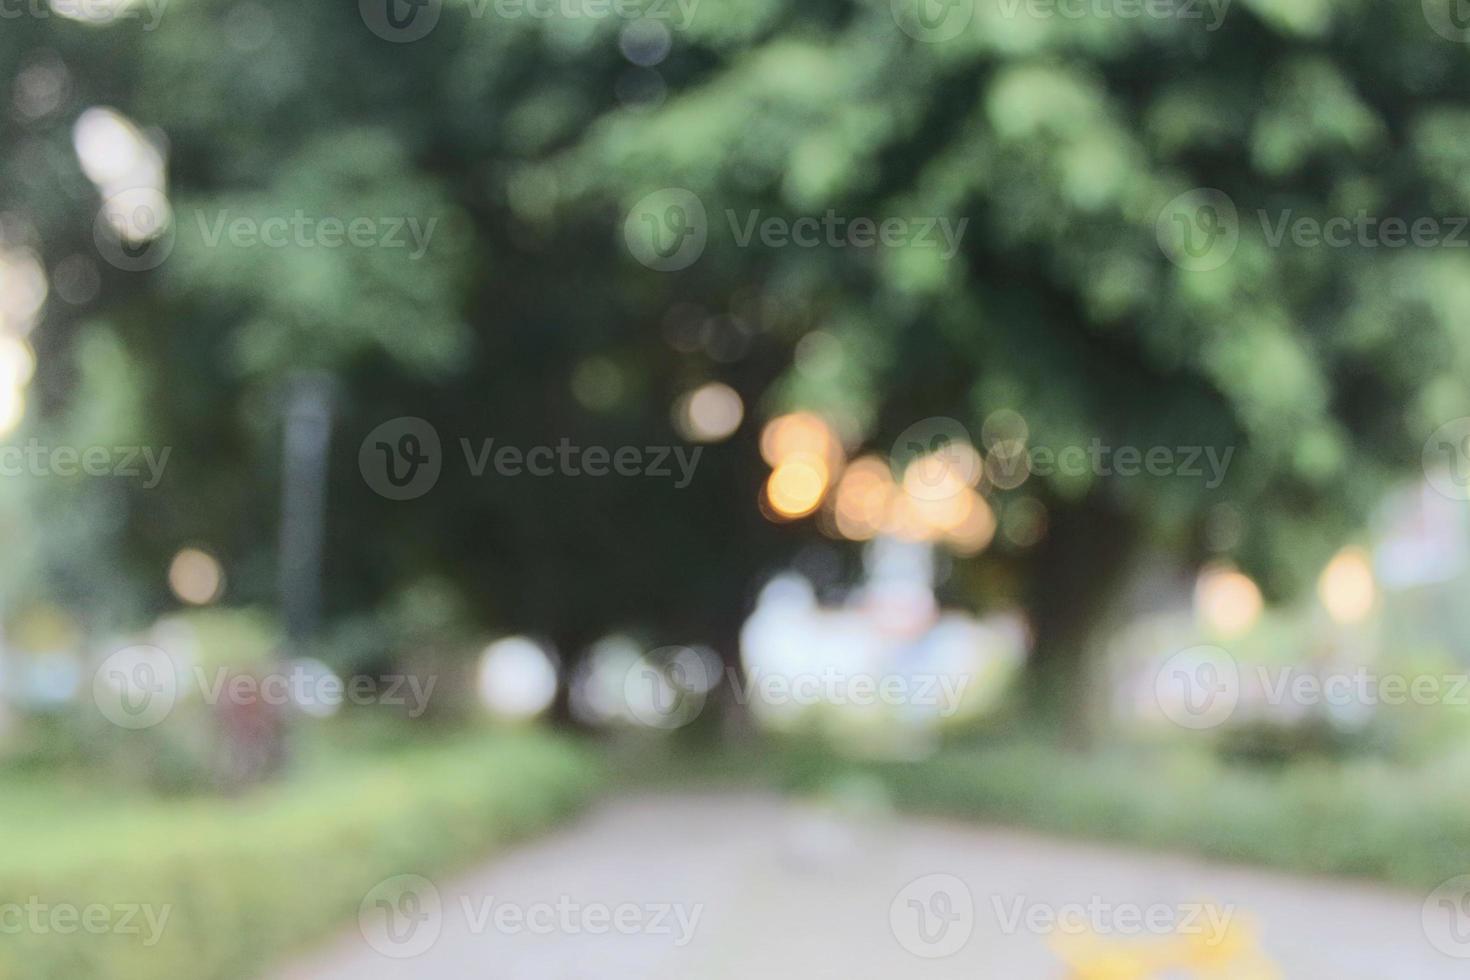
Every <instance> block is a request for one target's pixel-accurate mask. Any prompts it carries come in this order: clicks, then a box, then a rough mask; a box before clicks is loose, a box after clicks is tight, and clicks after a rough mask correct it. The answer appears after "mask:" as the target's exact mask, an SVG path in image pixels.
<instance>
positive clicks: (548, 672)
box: [477, 636, 557, 720]
mask: <svg viewBox="0 0 1470 980" xmlns="http://www.w3.org/2000/svg"><path fill="white" fill-rule="evenodd" d="M556 685H557V677H556V665H555V664H554V663H553V662H552V659H551V657H550V656H549V655H548V654H547V652H546V651H545V650H544V649H542V648H541V646H539V645H538V644H537V643H536V642H535V641H533V640H529V639H527V638H526V637H524V636H510V637H506V638H505V639H503V640H496V641H495V642H494V643H492V644H490V645H489V646H488V647H486V648H485V652H484V653H483V654H482V655H481V656H480V671H479V677H478V685H477V686H478V691H479V695H480V701H481V702H482V703H483V704H484V705H485V707H486V708H488V709H490V712H491V714H493V715H495V716H496V717H499V718H506V719H512V720H523V719H527V718H534V717H536V716H537V715H539V714H541V713H542V712H544V711H546V709H547V708H549V707H551V702H552V701H554V700H555V699H556Z"/></svg>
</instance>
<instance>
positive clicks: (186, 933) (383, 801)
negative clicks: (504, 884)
mask: <svg viewBox="0 0 1470 980" xmlns="http://www.w3.org/2000/svg"><path fill="white" fill-rule="evenodd" d="M338 761H339V763H340V762H341V760H340V759H339V760H338ZM595 782H596V780H595V778H594V769H593V767H592V764H591V762H590V760H589V759H588V758H587V757H585V756H584V755H583V754H582V752H581V751H580V750H579V749H577V748H575V747H573V746H571V745H569V744H568V743H567V742H565V741H562V740H559V739H555V738H552V737H549V736H541V735H515V736H510V735H496V736H475V737H461V738H460V739H458V740H456V741H454V742H452V743H450V744H449V745H441V746H434V747H425V746H416V747H413V748H409V749H406V750H403V751H400V752H396V753H394V754H392V755H390V756H388V757H387V758H377V759H374V758H372V757H368V756H358V757H357V758H355V759H352V760H351V761H350V762H349V763H348V764H347V765H346V766H341V765H340V764H339V766H338V767H337V768H336V769H335V770H332V771H328V770H325V769H324V768H322V767H321V766H314V767H312V768H311V769H309V770H308V772H307V773H305V774H303V775H302V776H301V777H300V778H297V779H295V780H293V781H291V782H288V783H285V784H281V785H277V786H272V787H270V788H267V789H263V790H260V791H257V792H256V793H254V794H253V795H251V796H249V797H245V798H242V799H238V800H235V801H223V800H190V801H174V802H171V803H163V802H158V801H150V802H146V803H142V804H138V803H136V802H135V803H133V804H131V805H129V804H122V805H119V806H117V807H116V808H115V812H107V811H103V810H101V808H99V812H96V813H95V815H92V816H82V817H78V815H75V814H73V815H71V816H70V817H69V818H68V819H64V820H61V821H60V823H59V824H58V825H57V826H55V827H54V828H50V829H48V828H47V827H46V826H44V824H43V823H42V821H40V820H38V818H37V814H36V813H35V812H34V809H35V808H31V809H30V810H29V811H27V812H26V813H24V814H23V816H18V815H17V814H15V813H11V814H9V817H10V819H9V820H6V819H5V818H4V816H0V831H4V830H8V831H9V834H8V835H7V836H8V837H9V841H8V844H9V846H7V847H6V848H5V852H4V853H3V854H0V906H5V905H9V904H10V903H15V904H18V905H22V906H24V905H26V904H27V903H32V904H37V903H38V904H42V905H45V906H49V907H53V908H54V907H57V906H63V905H64V906H75V907H78V908H82V907H85V906H88V905H91V904H94V903H98V904H101V905H104V906H108V907H109V908H111V907H114V906H118V905H120V904H127V905H144V906H151V907H153V908H154V909H155V910H161V909H162V908H164V907H165V906H167V907H168V908H169V909H170V913H169V917H168V919H167V920H166V923H165V925H164V928H163V929H162V931H161V935H160V936H159V938H158V941H157V942H156V943H155V944H153V945H145V938H146V934H147V931H148V930H147V926H146V924H145V922H144V920H143V919H142V918H141V917H140V918H139V919H138V920H137V922H138V923H139V924H142V925H143V929H144V934H143V935H119V934H115V933H109V934H101V935H91V934H87V933H86V932H84V931H82V930H78V931H77V932H75V933H73V934H67V935H63V934H59V933H57V932H54V931H50V930H49V929H42V930H35V929H29V928H23V929H21V930H20V931H19V932H18V933H12V929H11V928H8V927H7V923H6V922H5V921H4V920H3V919H0V928H4V929H5V931H6V932H7V933H12V934H9V935H7V936H6V938H5V942H4V943H3V945H0V980H93V978H95V980H154V978H158V977H190V978H197V980H225V978H237V977H249V976H253V975H257V974H258V973H259V972H261V970H263V969H264V968H265V967H267V966H268V965H269V964H270V963H271V961H273V960H276V959H278V958H280V957H281V956H282V955H283V954H285V953H287V952H289V951H291V950H293V949H297V948H299V947H301V946H302V945H303V944H305V943H308V942H310V941H312V940H314V939H317V938H319V937H321V936H323V935H325V934H328V933H330V932H332V931H333V930H335V929H338V928H341V927H342V926H343V925H344V923H350V922H351V921H352V920H353V918H354V916H355V915H356V913H357V909H358V905H359V903H360V902H361V901H362V899H363V897H364V896H365V895H366V894H367V892H368V891H369V890H370V889H371V888H372V887H373V886H374V885H375V884H377V883H378V882H379V881H381V880H382V879H384V878H386V877H390V876H392V875H397V874H404V873H417V874H424V875H433V874H436V873H442V872H445V871H449V870H452V869H454V868H456V867H457V866H458V865H459V864H461V863H462V862H464V861H465V860H466V859H470V858H473V857H475V856H477V855H480V854H483V853H485V852H486V851H488V850H490V849H493V848H494V847H497V846H499V845H502V844H504V843H505V842H507V841H510V840H513V839H515V838H517V837H521V836H523V835H526V834H529V833H532V832H534V831H536V830H539V829H541V828H543V827H545V826H546V825H548V824H549V823H551V822H552V821H554V820H557V819H558V818H560V817H563V816H565V815H566V814H568V813H569V812H571V811H572V810H574V809H575V808H576V807H577V806H578V805H579V804H581V803H583V802H584V801H585V800H586V799H587V798H588V797H589V795H590V793H591V792H592V790H593V788H594V785H595ZM21 809H25V808H21ZM7 822H10V823H17V822H18V823H20V824H21V826H12V827H9V828H7V827H5V823H7ZM114 921H115V920H114ZM13 922H14V919H13V917H12V919H11V923H10V924H11V925H13Z"/></svg>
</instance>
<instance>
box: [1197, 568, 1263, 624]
mask: <svg viewBox="0 0 1470 980" xmlns="http://www.w3.org/2000/svg"><path fill="white" fill-rule="evenodd" d="M1194 603H1195V608H1196V610H1198V612H1199V615H1200V617H1201V618H1203V619H1204V621H1205V622H1206V623H1207V624H1209V626H1210V627H1211V628H1212V629H1214V630H1215V631H1216V632H1217V633H1219V634H1221V635H1222V636H1227V637H1228V636H1239V635H1240V634H1242V633H1244V632H1246V631H1247V630H1249V629H1250V628H1251V627H1252V626H1254V625H1255V624H1256V620H1258V619H1260V618H1261V609H1262V607H1263V605H1264V602H1263V601H1262V599H1261V590H1260V589H1259V588H1257V587H1256V583H1255V582H1253V581H1251V579H1250V577H1249V576H1247V575H1245V574H1243V573H1241V572H1237V571H1235V570H1234V569H1232V568H1222V567H1213V568H1206V569H1205V570H1204V571H1202V572H1200V576H1199V581H1198V582H1197V583H1196V584H1195V588H1194Z"/></svg>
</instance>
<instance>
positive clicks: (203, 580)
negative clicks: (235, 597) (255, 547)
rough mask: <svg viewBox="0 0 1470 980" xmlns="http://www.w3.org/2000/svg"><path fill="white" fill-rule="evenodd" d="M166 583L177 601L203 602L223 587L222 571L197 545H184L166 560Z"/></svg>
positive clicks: (209, 601)
mask: <svg viewBox="0 0 1470 980" xmlns="http://www.w3.org/2000/svg"><path fill="white" fill-rule="evenodd" d="M168 587H169V588H170V589H172V590H173V593H174V595H175V596H177V597H178V598H179V601H181V602H187V603H188V604H189V605H191V606H207V605H209V604H210V603H211V602H214V601H215V600H216V599H218V598H219V597H220V593H222V592H223V591H224V587H225V572H224V569H223V568H221V567H220V563H219V562H218V561H216V560H215V559H214V556H213V555H210V554H208V553H207V552H204V551H200V550H199V549H198V548H185V549H184V550H182V551H180V552H179V553H178V554H176V555H174V560H173V562H172V563H170V564H169V567H168Z"/></svg>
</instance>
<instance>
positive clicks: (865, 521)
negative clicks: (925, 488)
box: [834, 456, 898, 541]
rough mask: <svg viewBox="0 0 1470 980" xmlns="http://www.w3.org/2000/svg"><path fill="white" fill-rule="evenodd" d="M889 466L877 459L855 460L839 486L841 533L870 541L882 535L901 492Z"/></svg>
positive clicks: (836, 513) (837, 509) (837, 512)
mask: <svg viewBox="0 0 1470 980" xmlns="http://www.w3.org/2000/svg"><path fill="white" fill-rule="evenodd" d="M897 492H898V490H897V487H896V486H895V485H894V482H893V474H892V473H891V472H890V471H889V469H888V464H887V463H885V462H883V460H881V459H879V458H878V457H876V456H864V457H863V458H861V459H858V460H854V461H853V463H852V465H851V466H849V467H848V468H847V469H846V470H845V471H844V472H843V474H842V480H841V482H839V483H838V484H837V495H836V501H835V504H834V516H835V518H836V523H837V531H838V533H840V534H841V535H842V536H843V537H845V538H847V539H849V540H851V541H867V540H870V539H872V538H874V537H876V536H877V535H878V533H879V532H880V531H882V530H883V527H884V525H885V523H886V521H887V519H888V510H889V507H890V506H891V505H892V502H893V496H894V494H895V493H897Z"/></svg>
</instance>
